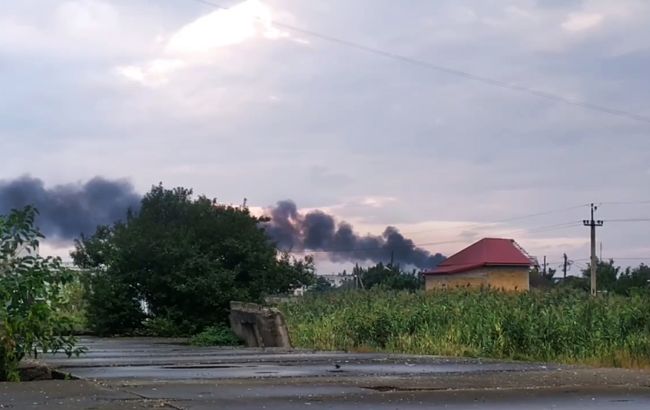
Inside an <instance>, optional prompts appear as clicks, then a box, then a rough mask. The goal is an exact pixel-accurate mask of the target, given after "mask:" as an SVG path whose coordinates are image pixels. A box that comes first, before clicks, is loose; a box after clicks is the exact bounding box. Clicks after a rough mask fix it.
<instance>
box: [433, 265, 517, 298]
mask: <svg viewBox="0 0 650 410" xmlns="http://www.w3.org/2000/svg"><path fill="white" fill-rule="evenodd" d="M487 286H489V287H492V288H495V289H502V290H511V291H518V292H523V291H526V290H528V289H529V278H528V269H527V268H511V267H490V268H481V269H476V270H472V271H469V272H463V273H454V274H447V275H427V276H426V281H425V289H426V290H432V289H449V288H456V287H470V288H480V287H487Z"/></svg>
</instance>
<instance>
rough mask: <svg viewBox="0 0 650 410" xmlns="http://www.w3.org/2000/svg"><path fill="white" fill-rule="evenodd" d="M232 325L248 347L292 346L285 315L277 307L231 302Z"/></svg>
mask: <svg viewBox="0 0 650 410" xmlns="http://www.w3.org/2000/svg"><path fill="white" fill-rule="evenodd" d="M230 327H231V328H232V330H233V332H234V333H235V335H237V337H239V338H240V339H241V340H242V341H244V343H246V346H248V347H283V348H290V347H291V341H290V340H289V331H288V330H287V325H286V322H285V321H284V316H283V315H282V312H280V311H279V310H278V309H275V308H268V307H264V306H260V305H258V304H255V303H243V302H230Z"/></svg>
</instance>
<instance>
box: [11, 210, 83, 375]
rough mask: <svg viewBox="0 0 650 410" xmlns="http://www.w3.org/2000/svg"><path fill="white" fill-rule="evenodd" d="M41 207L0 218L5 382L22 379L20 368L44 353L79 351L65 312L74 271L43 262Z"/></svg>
mask: <svg viewBox="0 0 650 410" xmlns="http://www.w3.org/2000/svg"><path fill="white" fill-rule="evenodd" d="M36 214H37V211H36V209H34V208H32V207H26V208H24V209H23V210H20V211H18V210H14V211H12V212H11V213H9V215H7V216H2V215H0V306H1V308H0V380H13V381H16V380H18V379H19V374H18V364H19V362H20V361H21V360H22V359H23V358H24V357H26V356H33V357H35V356H36V355H37V354H38V352H39V351H41V352H48V351H49V352H56V351H59V350H63V351H64V352H65V353H66V354H68V355H72V354H74V353H77V354H78V353H80V352H81V351H82V350H83V349H81V348H76V347H75V343H76V340H75V338H74V337H73V336H72V335H71V333H72V323H71V322H70V321H69V320H68V319H66V318H65V317H64V315H63V314H62V313H61V309H62V307H63V306H64V304H65V302H66V300H65V295H64V286H65V284H66V283H68V282H69V281H70V280H71V279H72V276H71V273H70V272H69V271H68V270H67V269H65V268H64V267H63V266H62V265H61V260H60V259H58V258H51V257H48V258H42V257H40V256H39V255H38V252H37V249H38V245H39V239H41V238H43V236H42V235H41V233H40V232H39V231H38V229H36V228H35V227H34V218H35V216H36Z"/></svg>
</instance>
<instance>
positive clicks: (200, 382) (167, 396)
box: [0, 338, 650, 410]
mask: <svg viewBox="0 0 650 410" xmlns="http://www.w3.org/2000/svg"><path fill="white" fill-rule="evenodd" d="M82 343H83V344H85V345H86V346H87V347H88V348H89V352H88V354H86V355H84V356H83V357H80V358H70V359H68V358H65V357H62V356H58V355H57V356H46V357H45V360H46V361H47V362H48V363H50V364H52V365H56V366H58V367H59V368H60V369H61V370H63V371H66V372H69V373H71V374H72V375H74V376H77V377H82V378H84V379H87V380H92V381H94V382H93V383H90V382H81V381H74V382H65V381H59V382H57V383H63V384H62V385H57V386H54V387H53V386H50V385H44V386H45V388H44V389H43V391H44V392H45V393H44V394H45V395H41V396H34V397H39V399H38V400H37V401H35V402H37V403H39V405H41V404H52V405H53V406H55V405H58V403H60V402H61V400H64V399H65V398H66V397H67V395H66V393H65V392H67V393H69V394H71V396H72V397H77V398H78V400H79V402H78V403H77V407H70V408H101V406H102V405H108V404H107V403H110V404H112V405H114V406H113V407H105V408H120V407H118V405H119V406H122V407H121V408H131V407H128V406H133V408H147V407H146V406H153V405H155V406H162V407H167V408H175V409H213V408H223V409H233V410H242V409H282V410H291V409H298V408H300V409H304V408H316V409H355V410H359V409H379V410H381V409H431V408H434V409H435V408H448V409H465V408H470V409H474V408H477V409H479V408H480V409H506V410H507V409H520V408H526V409H548V408H557V409H570V410H574V409H587V408H588V409H590V410H600V409H603V410H604V409H614V410H621V409H625V410H639V409H647V408H650V373H649V372H647V371H628V370H621V369H592V368H586V367H574V366H558V365H548V364H536V363H521V362H508V361H496V360H479V359H462V358H460V359H459V358H445V357H433V356H411V355H389V354H378V353H345V352H312V351H305V350H288V349H232V348H197V347H191V346H188V345H184V344H181V343H182V341H181V340H169V339H146V338H135V339H129V338H124V339H95V338H86V339H83V340H82ZM66 383H71V384H70V385H69V387H68V385H66ZM78 383H85V384H82V385H78ZM5 385H6V384H5ZM61 386H64V387H61ZM80 386H85V387H80ZM3 387H4V386H3ZM21 388H22V387H21ZM51 389H55V390H57V392H55V394H52V392H51ZM75 389H78V390H75ZM10 390H11V388H6V391H5V393H4V396H0V397H2V398H3V399H6V398H8V397H12V398H13V400H14V401H13V402H12V403H13V406H14V407H15V408H23V407H21V405H20V403H22V404H25V405H26V406H27V407H24V408H30V407H29V406H32V404H31V402H29V400H30V398H31V396H29V395H25V394H22V395H21V394H17V395H13V394H10V393H9V391H10ZM84 391H85V393H84ZM48 392H49V393H48ZM59 393H60V394H59ZM20 400H22V402H21V401H20ZM19 402H20V403H19ZM73 402H74V399H71V400H69V401H68V402H65V401H64V403H68V404H73ZM86 405H87V406H88V407H83V406H86ZM137 406H140V407H137ZM0 408H1V407H0ZM48 408H49V407H48Z"/></svg>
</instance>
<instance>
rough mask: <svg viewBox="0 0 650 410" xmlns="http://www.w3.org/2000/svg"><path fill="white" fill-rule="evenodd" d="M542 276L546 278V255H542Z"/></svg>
mask: <svg viewBox="0 0 650 410" xmlns="http://www.w3.org/2000/svg"><path fill="white" fill-rule="evenodd" d="M543 272H544V276H546V255H544V270H543Z"/></svg>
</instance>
